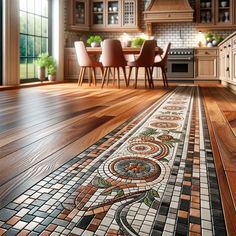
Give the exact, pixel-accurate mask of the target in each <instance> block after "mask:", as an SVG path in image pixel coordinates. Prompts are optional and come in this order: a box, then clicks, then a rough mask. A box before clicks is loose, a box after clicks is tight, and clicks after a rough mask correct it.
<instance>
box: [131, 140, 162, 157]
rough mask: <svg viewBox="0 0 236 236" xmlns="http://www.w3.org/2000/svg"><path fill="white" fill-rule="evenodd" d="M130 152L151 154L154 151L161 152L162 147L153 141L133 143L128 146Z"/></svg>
mask: <svg viewBox="0 0 236 236" xmlns="http://www.w3.org/2000/svg"><path fill="white" fill-rule="evenodd" d="M128 150H129V152H131V153H133V154H141V155H150V154H153V153H159V152H160V151H161V149H160V147H158V146H157V145H155V144H153V143H148V142H146V143H132V144H130V145H129V147H128Z"/></svg>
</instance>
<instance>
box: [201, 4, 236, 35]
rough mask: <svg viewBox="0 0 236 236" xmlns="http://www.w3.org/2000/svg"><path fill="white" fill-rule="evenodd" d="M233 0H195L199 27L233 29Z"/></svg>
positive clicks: (234, 23)
mask: <svg viewBox="0 0 236 236" xmlns="http://www.w3.org/2000/svg"><path fill="white" fill-rule="evenodd" d="M235 7H236V3H235V2H234V0H197V8H196V17H197V27H198V28H199V29H207V30H210V29H212V30H214V29H235V28H236V19H235V14H236V9H235Z"/></svg>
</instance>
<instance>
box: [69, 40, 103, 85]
mask: <svg viewBox="0 0 236 236" xmlns="http://www.w3.org/2000/svg"><path fill="white" fill-rule="evenodd" d="M74 45H75V50H76V56H77V60H78V64H79V66H80V67H81V70H80V74H79V78H78V86H79V85H80V86H82V83H83V80H84V74H85V72H86V68H89V69H90V70H92V78H93V83H94V85H96V82H97V77H96V68H97V67H99V68H100V69H101V73H102V74H103V66H102V63H101V62H98V61H96V60H93V59H92V58H91V57H90V56H89V55H88V52H87V50H86V47H85V45H84V42H82V41H76V42H75V43H74ZM88 80H89V85H91V78H90V74H89V78H88Z"/></svg>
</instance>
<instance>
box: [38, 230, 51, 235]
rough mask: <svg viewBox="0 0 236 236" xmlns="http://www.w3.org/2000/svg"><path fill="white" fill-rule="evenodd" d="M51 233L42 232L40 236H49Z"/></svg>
mask: <svg viewBox="0 0 236 236" xmlns="http://www.w3.org/2000/svg"><path fill="white" fill-rule="evenodd" d="M51 233H52V232H49V231H47V230H44V231H43V232H42V233H41V234H40V236H48V235H50V234H51Z"/></svg>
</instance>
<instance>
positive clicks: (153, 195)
mask: <svg viewBox="0 0 236 236" xmlns="http://www.w3.org/2000/svg"><path fill="white" fill-rule="evenodd" d="M158 199H160V195H159V194H158V192H157V191H156V190H154V189H150V190H148V191H147V192H146V195H145V198H144V200H143V202H144V203H145V205H146V206H148V207H150V208H153V209H156V208H157V206H158V205H159V203H160V201H159V200H158Z"/></svg>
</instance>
